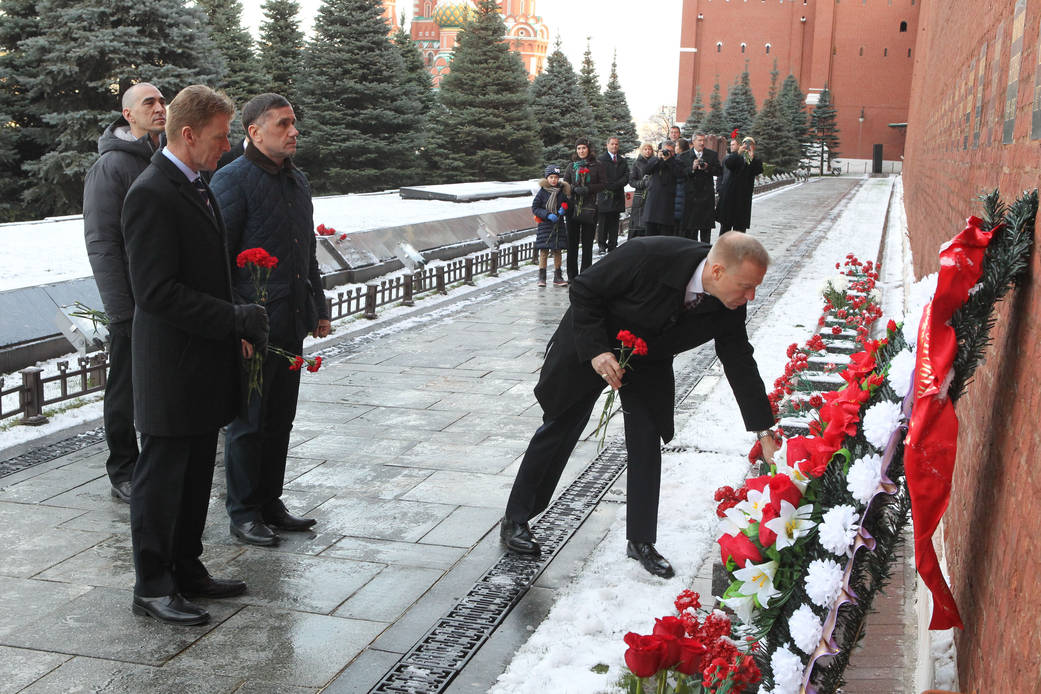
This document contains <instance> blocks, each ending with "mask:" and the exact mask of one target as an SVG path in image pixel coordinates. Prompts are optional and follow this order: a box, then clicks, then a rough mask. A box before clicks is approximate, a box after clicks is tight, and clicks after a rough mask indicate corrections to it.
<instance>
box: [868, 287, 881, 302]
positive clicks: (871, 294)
mask: <svg viewBox="0 0 1041 694" xmlns="http://www.w3.org/2000/svg"><path fill="white" fill-rule="evenodd" d="M867 295H868V299H870V300H871V301H873V302H874V303H876V304H877V303H878V300H879V299H881V298H882V294H881V293H880V292H879V291H878V289H872V290H871V291H870V292H868V293H867Z"/></svg>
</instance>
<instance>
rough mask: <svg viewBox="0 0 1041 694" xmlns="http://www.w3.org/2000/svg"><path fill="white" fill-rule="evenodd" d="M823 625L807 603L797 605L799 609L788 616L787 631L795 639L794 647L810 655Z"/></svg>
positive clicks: (818, 640)
mask: <svg viewBox="0 0 1041 694" xmlns="http://www.w3.org/2000/svg"><path fill="white" fill-rule="evenodd" d="M823 630H824V625H822V624H821V620H820V619H818V618H817V615H815V614H814V613H813V609H812V608H811V607H810V606H809V605H799V609H797V610H796V611H795V612H793V613H792V616H791V617H789V618H788V631H789V632H790V633H791V635H792V640H793V641H795V645H796V647H798V649H799V650H800V651H802V652H803V653H805V654H806V655H810V654H811V653H813V651H814V650H816V648H817V644H818V643H819V642H820V640H821V633H822V632H823Z"/></svg>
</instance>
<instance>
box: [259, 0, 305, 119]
mask: <svg viewBox="0 0 1041 694" xmlns="http://www.w3.org/2000/svg"><path fill="white" fill-rule="evenodd" d="M299 17H300V4H299V3H297V2H296V0H267V2H265V3H264V23H263V24H261V25H260V41H259V46H260V68H261V71H262V72H263V74H264V76H265V77H266V78H267V85H266V86H265V87H264V91H266V92H275V93H276V94H281V95H282V96H284V97H285V98H287V99H289V103H291V104H293V106H294V107H295V106H296V105H297V101H298V97H297V88H296V87H297V82H298V80H299V79H300V73H301V72H302V71H303V68H304V34H303V32H302V31H300V19H299ZM296 110H297V111H298V113H297V117H298V118H300V117H302V114H301V113H299V111H301V110H302V109H299V108H297V109H296Z"/></svg>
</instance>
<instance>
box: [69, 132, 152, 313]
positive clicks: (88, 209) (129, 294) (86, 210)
mask: <svg viewBox="0 0 1041 694" xmlns="http://www.w3.org/2000/svg"><path fill="white" fill-rule="evenodd" d="M160 144H162V142H160ZM153 152H155V148H154V147H152V140H151V139H150V138H149V136H148V135H147V134H146V135H144V136H142V137H140V138H135V137H134V136H133V135H132V134H131V133H130V124H129V123H127V121H126V119H124V118H123V117H122V116H120V117H119V118H117V119H116V120H115V122H113V123H112V125H110V126H108V127H107V128H105V132H103V133H102V134H101V137H99V138H98V154H99V155H100V156H99V157H98V160H97V161H95V162H94V165H93V166H91V167H90V170H89V171H88V172H87V178H86V180H85V181H84V183H83V235H84V238H85V240H86V242H87V258H88V259H89V260H90V267H91V270H93V272H94V281H95V282H96V283H97V285H98V293H99V294H101V301H102V303H103V304H104V305H105V313H107V314H108V317H109V320H110V321H111V322H113V323H118V322H120V321H128V320H130V319H132V318H133V316H134V293H133V291H132V290H131V289H130V272H129V269H128V266H127V253H126V246H125V245H124V243H123V230H122V227H121V225H120V221H119V220H120V215H121V214H122V212H123V199H124V198H125V197H126V194H127V191H128V190H130V184H132V183H133V182H134V180H135V179H136V178H137V177H138V176H139V175H141V172H142V171H144V170H145V169H146V168H148V164H149V162H150V161H151V159H152V153H153Z"/></svg>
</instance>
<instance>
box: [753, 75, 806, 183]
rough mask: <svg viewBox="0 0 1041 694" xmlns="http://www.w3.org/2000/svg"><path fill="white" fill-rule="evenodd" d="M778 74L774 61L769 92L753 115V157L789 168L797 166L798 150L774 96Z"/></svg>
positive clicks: (777, 100)
mask: <svg viewBox="0 0 1041 694" xmlns="http://www.w3.org/2000/svg"><path fill="white" fill-rule="evenodd" d="M777 74H778V72H777V64H776V62H775V63H774V69H773V70H772V71H771V72H770V93H769V96H767V98H766V101H764V102H763V108H762V109H761V110H760V111H759V113H758V114H756V117H755V123H754V126H753V128H752V134H753V135H754V136H755V144H756V156H762V158H763V161H765V162H767V163H770V164H773V165H774V166H776V167H777V168H778V169H779V170H781V171H791V170H793V169H795V167H796V166H798V164H799V159H800V158H801V156H800V155H801V152H800V150H799V143H798V142H796V140H795V139H794V138H793V137H792V132H791V129H790V127H789V124H788V120H787V119H786V118H785V114H784V109H783V108H782V107H781V104H780V100H779V98H778V95H777Z"/></svg>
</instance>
